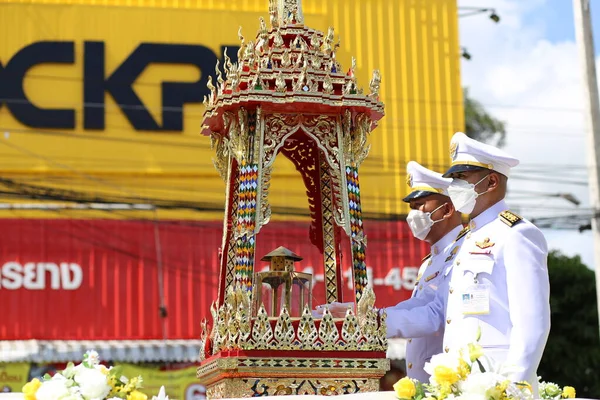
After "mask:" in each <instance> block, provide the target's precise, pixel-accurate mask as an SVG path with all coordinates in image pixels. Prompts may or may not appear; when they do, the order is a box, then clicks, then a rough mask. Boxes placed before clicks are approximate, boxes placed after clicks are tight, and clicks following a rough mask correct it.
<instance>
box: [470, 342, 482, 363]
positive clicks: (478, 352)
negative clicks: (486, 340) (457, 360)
mask: <svg viewBox="0 0 600 400" xmlns="http://www.w3.org/2000/svg"><path fill="white" fill-rule="evenodd" d="M482 355H483V348H482V347H481V346H480V345H478V344H473V343H469V358H470V359H471V362H474V361H475V360H477V359H478V358H479V357H481V356H482Z"/></svg>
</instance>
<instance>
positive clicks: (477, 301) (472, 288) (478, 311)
mask: <svg viewBox="0 0 600 400" xmlns="http://www.w3.org/2000/svg"><path fill="white" fill-rule="evenodd" d="M462 311H463V315H486V314H489V313H490V285H488V284H486V283H479V281H478V280H477V275H475V279H474V280H473V284H471V285H469V286H467V287H465V289H464V290H463V291H462Z"/></svg>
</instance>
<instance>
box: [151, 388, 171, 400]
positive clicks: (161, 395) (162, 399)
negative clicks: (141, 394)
mask: <svg viewBox="0 0 600 400" xmlns="http://www.w3.org/2000/svg"><path fill="white" fill-rule="evenodd" d="M152 400H169V396H167V395H166V393H165V387H164V386H161V387H160V391H159V392H158V396H152Z"/></svg>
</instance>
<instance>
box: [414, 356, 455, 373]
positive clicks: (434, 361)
mask: <svg viewBox="0 0 600 400" xmlns="http://www.w3.org/2000/svg"><path fill="white" fill-rule="evenodd" d="M459 360H460V355H459V354H458V353H455V352H450V353H440V354H436V355H434V356H433V357H431V360H429V362H426V363H425V366H424V367H423V369H424V370H425V372H427V373H428V374H429V375H433V371H434V370H435V368H436V367H438V366H444V367H447V368H450V369H453V370H455V371H456V370H457V369H458V366H459Z"/></svg>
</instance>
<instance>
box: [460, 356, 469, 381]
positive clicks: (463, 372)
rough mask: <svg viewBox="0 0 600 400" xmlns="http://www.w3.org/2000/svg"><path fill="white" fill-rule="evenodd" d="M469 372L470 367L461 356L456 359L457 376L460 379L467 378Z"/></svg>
mask: <svg viewBox="0 0 600 400" xmlns="http://www.w3.org/2000/svg"><path fill="white" fill-rule="evenodd" d="M470 373H471V367H470V366H469V364H467V362H466V361H465V360H463V359H462V358H461V359H460V360H458V376H459V377H460V379H467V376H469V374H470Z"/></svg>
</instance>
